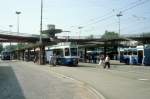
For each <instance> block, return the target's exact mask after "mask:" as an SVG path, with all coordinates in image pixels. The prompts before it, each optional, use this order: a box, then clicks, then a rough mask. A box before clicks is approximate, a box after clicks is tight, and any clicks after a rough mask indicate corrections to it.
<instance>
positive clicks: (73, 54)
mask: <svg viewBox="0 0 150 99" xmlns="http://www.w3.org/2000/svg"><path fill="white" fill-rule="evenodd" d="M71 56H77V48H71Z"/></svg>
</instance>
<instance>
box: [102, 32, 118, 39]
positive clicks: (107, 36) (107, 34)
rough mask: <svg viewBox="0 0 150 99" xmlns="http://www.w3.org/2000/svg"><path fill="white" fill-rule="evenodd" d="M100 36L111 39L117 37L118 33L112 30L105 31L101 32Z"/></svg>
mask: <svg viewBox="0 0 150 99" xmlns="http://www.w3.org/2000/svg"><path fill="white" fill-rule="evenodd" d="M101 38H102V39H106V40H111V39H117V38H119V35H118V33H115V32H113V31H105V34H103V35H102V37H101Z"/></svg>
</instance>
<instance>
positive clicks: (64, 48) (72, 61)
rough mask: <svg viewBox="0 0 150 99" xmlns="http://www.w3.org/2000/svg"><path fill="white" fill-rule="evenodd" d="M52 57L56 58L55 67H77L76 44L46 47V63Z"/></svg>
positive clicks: (63, 43)
mask: <svg viewBox="0 0 150 99" xmlns="http://www.w3.org/2000/svg"><path fill="white" fill-rule="evenodd" d="M52 55H55V56H56V57H57V61H56V64H57V65H78V60H79V56H78V46H77V44H76V43H71V42H62V43H58V44H57V45H53V46H48V47H47V49H46V61H49V58H50V56H52Z"/></svg>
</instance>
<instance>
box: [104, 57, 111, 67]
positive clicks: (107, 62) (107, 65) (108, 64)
mask: <svg viewBox="0 0 150 99" xmlns="http://www.w3.org/2000/svg"><path fill="white" fill-rule="evenodd" d="M106 67H108V69H110V57H109V56H108V55H107V56H106V58H105V65H104V69H105V68H106Z"/></svg>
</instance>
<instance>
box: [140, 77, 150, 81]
mask: <svg viewBox="0 0 150 99" xmlns="http://www.w3.org/2000/svg"><path fill="white" fill-rule="evenodd" d="M138 80H141V81H147V80H149V79H145V78H142V79H138Z"/></svg>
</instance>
